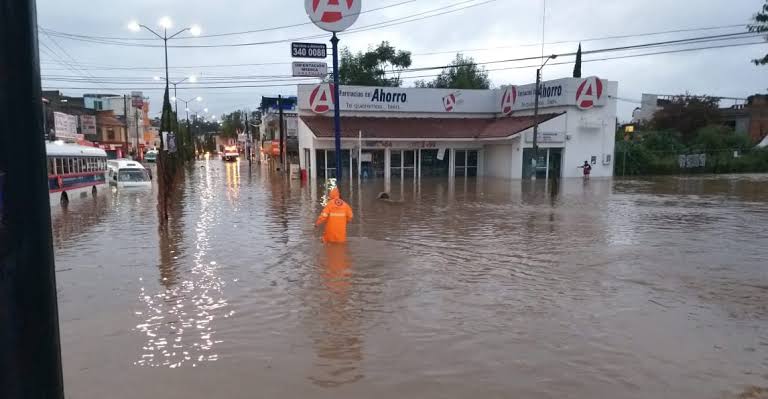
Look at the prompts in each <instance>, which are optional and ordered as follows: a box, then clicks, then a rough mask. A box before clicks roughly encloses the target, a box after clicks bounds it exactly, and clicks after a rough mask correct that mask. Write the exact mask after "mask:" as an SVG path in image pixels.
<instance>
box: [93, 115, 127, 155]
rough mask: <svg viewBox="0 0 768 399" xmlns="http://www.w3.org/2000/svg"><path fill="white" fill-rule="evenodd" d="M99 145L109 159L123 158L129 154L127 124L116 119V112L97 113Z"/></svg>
mask: <svg viewBox="0 0 768 399" xmlns="http://www.w3.org/2000/svg"><path fill="white" fill-rule="evenodd" d="M96 126H98V137H97V140H96V142H97V144H98V145H99V147H101V148H102V149H103V150H104V151H106V152H107V157H108V158H109V159H117V158H123V157H125V156H127V154H128V152H129V145H128V133H127V129H126V127H125V123H124V122H123V121H121V120H119V119H117V118H116V117H115V112H114V111H112V110H108V111H97V112H96Z"/></svg>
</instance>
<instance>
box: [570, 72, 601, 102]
mask: <svg viewBox="0 0 768 399" xmlns="http://www.w3.org/2000/svg"><path fill="white" fill-rule="evenodd" d="M602 96H603V82H602V81H600V78H598V77H596V76H590V77H588V78H586V79H584V81H583V82H581V84H580V85H579V88H578V90H576V106H577V107H579V109H591V108H592V107H594V106H595V105H597V102H598V101H600V98H602Z"/></svg>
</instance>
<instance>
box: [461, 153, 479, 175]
mask: <svg viewBox="0 0 768 399" xmlns="http://www.w3.org/2000/svg"><path fill="white" fill-rule="evenodd" d="M477 164H478V152H477V150H456V177H477Z"/></svg>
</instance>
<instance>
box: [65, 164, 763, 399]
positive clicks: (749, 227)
mask: <svg viewBox="0 0 768 399" xmlns="http://www.w3.org/2000/svg"><path fill="white" fill-rule="evenodd" d="M186 179H187V180H186V182H185V184H184V185H183V186H182V187H180V189H179V192H178V195H177V198H176V199H175V202H176V203H177V204H178V206H177V207H176V208H175V209H174V211H173V212H172V214H173V220H172V221H171V222H170V226H169V227H168V229H167V230H160V229H158V226H157V212H156V209H155V194H154V193H153V192H121V193H107V194H106V195H104V194H102V195H100V196H99V197H98V198H97V199H96V200H95V201H90V200H87V201H77V202H73V203H72V204H71V205H70V207H69V209H67V210H66V211H63V210H61V209H58V208H57V209H54V211H53V215H52V217H53V223H54V245H55V248H56V255H57V269H58V272H57V274H56V276H57V279H58V287H59V288H58V291H59V309H60V316H61V334H62V350H63V361H64V367H65V369H64V377H65V386H66V391H67V395H68V398H69V399H80V398H116V399H117V398H165V399H173V398H180V399H181V398H183V399H196V398H206V399H207V398H257V397H283V398H303V397H312V398H353V397H354V398H360V397H366V398H411V397H419V398H467V397H482V398H496V397H520V398H602V397H606V398H607V397H615V398H662V397H664V398H696V399H699V398H724V397H737V395H738V394H739V392H743V391H745V390H746V389H748V387H750V386H766V385H768V261H766V259H767V258H768V248H766V246H768V176H765V175H763V176H726V177H669V178H659V179H647V180H618V181H613V182H610V181H599V180H593V181H591V182H589V183H586V184H585V183H583V182H581V181H567V182H564V183H561V184H560V185H559V187H556V188H555V189H554V190H553V188H552V187H543V186H535V187H533V186H531V185H530V183H519V182H518V183H511V184H510V183H509V182H504V181H496V180H484V181H468V182H465V181H464V180H459V181H457V182H456V183H455V184H448V182H447V181H445V180H439V181H436V180H424V181H422V182H421V184H419V185H416V184H414V183H413V182H412V181H409V182H404V183H402V184H401V183H399V182H393V184H392V186H391V192H392V193H393V199H394V200H396V201H395V202H392V203H386V202H381V201H378V200H376V199H375V198H376V195H377V194H378V192H379V191H382V190H383V189H384V187H383V182H375V183H365V184H363V186H362V187H357V186H354V187H352V188H350V187H349V185H346V186H345V187H344V190H343V193H342V195H343V196H344V198H345V199H347V200H348V202H349V203H350V204H351V205H352V207H353V208H354V210H355V213H356V215H355V216H356V219H355V221H354V222H353V223H352V225H351V226H350V236H351V240H350V243H349V244H348V245H347V246H341V247H339V246H332V247H324V246H322V245H320V244H319V242H318V237H319V232H317V231H315V230H314V229H313V227H312V225H313V222H314V219H315V217H316V216H317V213H318V212H319V211H320V205H319V197H320V196H321V195H322V193H321V192H318V189H317V188H312V187H300V185H299V184H298V182H292V183H291V184H288V183H286V182H284V181H283V180H281V179H279V178H276V177H274V176H271V175H270V174H269V173H266V172H264V171H261V170H260V169H259V167H258V166H254V167H253V171H252V172H251V173H248V170H247V166H246V165H241V166H239V167H238V166H237V165H235V164H224V163H222V162H220V161H213V160H212V161H208V162H199V163H197V164H196V165H195V167H194V169H193V171H192V172H191V173H188V174H187V177H186ZM539 184H543V182H539ZM553 192H554V195H550V193H553ZM399 200H401V201H403V202H402V203H400V202H397V201H399Z"/></svg>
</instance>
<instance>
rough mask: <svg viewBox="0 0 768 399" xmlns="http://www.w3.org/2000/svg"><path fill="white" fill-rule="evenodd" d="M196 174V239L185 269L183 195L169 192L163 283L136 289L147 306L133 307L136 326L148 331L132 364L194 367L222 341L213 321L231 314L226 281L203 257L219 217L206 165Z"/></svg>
mask: <svg viewBox="0 0 768 399" xmlns="http://www.w3.org/2000/svg"><path fill="white" fill-rule="evenodd" d="M229 170H230V169H229V168H228V169H227V171H228V173H227V176H229ZM200 173H201V174H202V175H203V177H202V178H201V179H200V180H199V181H200V183H201V185H200V186H198V190H197V194H198V197H197V198H196V199H197V200H198V201H199V214H198V215H197V217H196V219H197V220H196V222H195V228H194V230H193V232H194V233H193V234H194V236H195V240H194V245H193V251H192V252H193V254H192V257H191V259H189V261H190V262H191V267H189V269H188V270H184V269H183V268H184V265H183V262H185V261H186V259H185V260H184V261H181V260H180V256H183V253H182V249H181V243H182V241H183V234H184V233H185V231H186V230H185V227H184V218H183V209H184V207H185V199H183V198H180V196H179V195H174V196H172V199H171V200H172V202H173V203H174V204H176V206H175V207H174V208H173V209H172V210H171V212H170V220H169V223H168V226H166V227H160V228H159V229H158V235H159V243H160V263H159V265H158V266H159V269H160V284H161V288H160V290H159V292H155V293H153V294H152V293H150V292H148V290H147V289H145V287H144V286H141V288H140V293H139V301H140V302H143V303H144V304H145V309H144V310H141V311H136V312H135V314H136V316H138V317H139V319H140V320H141V322H140V324H138V325H136V330H138V331H140V332H142V333H144V334H145V335H146V344H145V345H144V346H142V349H143V352H142V354H141V358H140V359H139V360H137V361H136V362H135V363H134V364H136V365H140V366H153V367H157V366H164V367H170V368H177V367H181V366H183V365H190V366H191V367H197V365H198V364H199V363H201V362H213V361H216V360H218V358H219V355H218V354H217V353H216V352H215V351H214V347H215V346H216V345H218V344H220V343H221V342H222V341H221V340H218V339H217V338H216V333H217V330H216V329H215V327H216V321H217V319H218V318H228V317H231V316H232V315H233V314H234V311H232V310H229V309H228V306H227V300H226V298H225V297H224V296H223V288H224V286H225V285H226V284H225V283H224V281H223V280H222V279H221V277H219V273H218V269H219V267H220V266H219V265H218V264H217V262H216V261H215V260H211V259H210V258H209V257H208V256H207V255H208V251H209V249H210V245H211V243H210V238H209V236H208V234H209V231H210V228H211V225H213V224H215V223H216V218H217V205H216V204H215V200H216V198H217V195H216V193H215V190H216V187H214V184H213V179H212V176H211V173H209V171H208V169H207V168H205V169H204V170H203V171H202V172H200ZM177 194H178V193H177ZM180 263H181V264H180ZM180 268H182V270H179V269H180ZM141 280H143V279H140V281H141Z"/></svg>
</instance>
